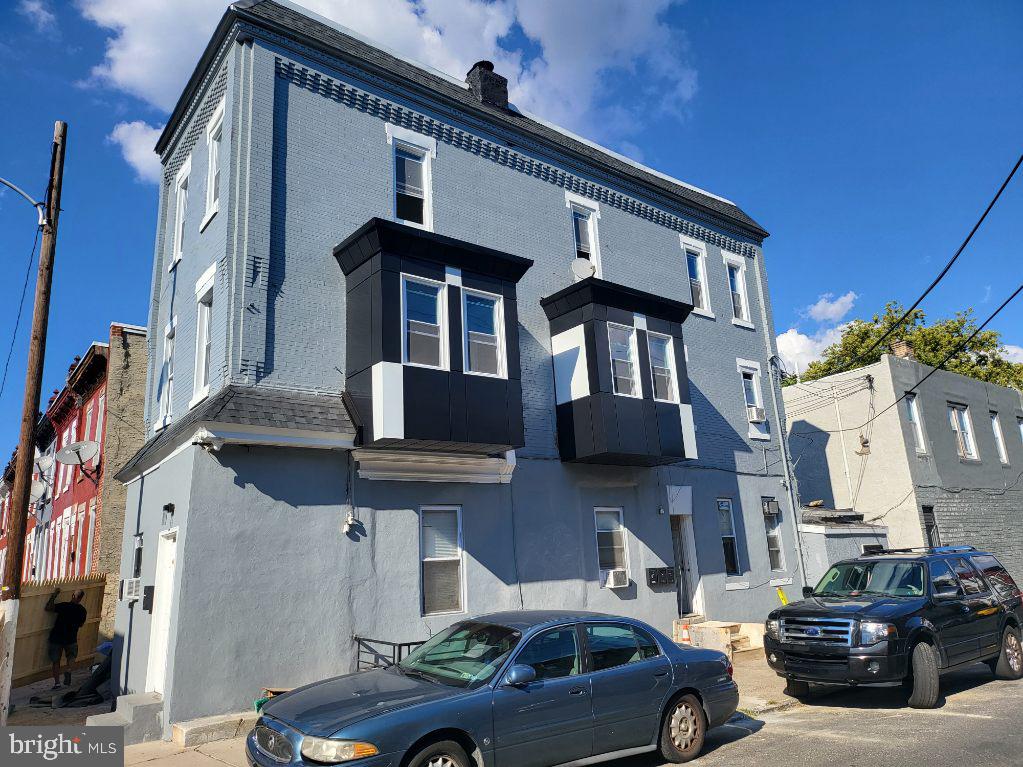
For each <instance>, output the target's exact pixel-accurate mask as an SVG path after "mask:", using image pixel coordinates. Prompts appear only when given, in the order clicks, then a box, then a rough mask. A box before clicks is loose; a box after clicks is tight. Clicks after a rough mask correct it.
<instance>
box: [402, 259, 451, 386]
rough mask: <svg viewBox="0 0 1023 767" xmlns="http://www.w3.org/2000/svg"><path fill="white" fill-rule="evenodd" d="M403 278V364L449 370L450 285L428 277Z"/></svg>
mask: <svg viewBox="0 0 1023 767" xmlns="http://www.w3.org/2000/svg"><path fill="white" fill-rule="evenodd" d="M401 279H402V284H401V312H402V318H401V325H402V355H403V356H402V359H403V361H404V362H405V364H406V365H419V366H421V367H427V368H439V369H441V370H447V367H448V330H447V286H446V285H445V284H444V283H443V282H437V281H435V280H428V279H426V278H424V277H410V276H409V275H402V278H401Z"/></svg>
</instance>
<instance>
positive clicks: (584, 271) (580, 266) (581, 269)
mask: <svg viewBox="0 0 1023 767" xmlns="http://www.w3.org/2000/svg"><path fill="white" fill-rule="evenodd" d="M596 271H597V270H596V268H595V267H594V266H593V262H592V261H590V259H588V258H577V259H575V260H573V261H572V274H573V276H574V277H575V278H576V279H577V280H585V279H586V278H587V277H592V276H593V274H594V272H596Z"/></svg>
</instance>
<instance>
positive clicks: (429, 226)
mask: <svg viewBox="0 0 1023 767" xmlns="http://www.w3.org/2000/svg"><path fill="white" fill-rule="evenodd" d="M394 220H395V222H396V223H399V224H404V225H405V226H411V227H412V228H413V229H422V230H423V231H424V232H432V231H433V222H432V221H431V222H429V223H426V224H420V223H419V222H417V221H406V220H405V219H403V218H398V217H397V216H395V217H394ZM430 614H431V615H441V613H430ZM454 614H455V613H444V615H454Z"/></svg>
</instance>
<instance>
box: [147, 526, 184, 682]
mask: <svg viewBox="0 0 1023 767" xmlns="http://www.w3.org/2000/svg"><path fill="white" fill-rule="evenodd" d="M177 557H178V531H177V530H176V529H174V530H168V531H167V532H164V533H161V534H160V543H159V547H158V549H157V552H156V578H155V582H154V587H153V623H152V629H151V631H150V634H149V666H148V671H147V673H146V689H147V690H148V691H150V692H158V693H160V694H161V695H163V692H164V686H165V682H166V678H167V652H168V649H169V644H168V637H169V635H170V622H171V606H172V604H173V595H174V569H175V565H176V564H177Z"/></svg>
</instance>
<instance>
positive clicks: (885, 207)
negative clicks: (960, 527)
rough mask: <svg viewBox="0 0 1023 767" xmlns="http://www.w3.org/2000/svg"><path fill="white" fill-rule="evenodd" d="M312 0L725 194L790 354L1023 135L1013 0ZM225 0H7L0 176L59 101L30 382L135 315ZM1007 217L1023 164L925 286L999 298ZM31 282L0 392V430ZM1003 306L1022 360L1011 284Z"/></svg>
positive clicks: (1014, 226)
mask: <svg viewBox="0 0 1023 767" xmlns="http://www.w3.org/2000/svg"><path fill="white" fill-rule="evenodd" d="M307 4H308V5H310V6H313V7H315V9H316V10H317V11H319V12H320V13H324V14H327V15H330V16H332V17H333V18H335V19H337V20H338V21H340V22H342V23H344V24H346V25H348V26H350V27H353V28H355V29H357V30H358V31H360V32H362V33H363V34H366V35H368V36H371V37H374V38H377V39H381V40H382V41H383V42H384V43H386V44H387V45H389V46H390V47H392V48H394V49H396V50H398V51H401V52H403V53H405V54H407V55H409V56H411V57H414V58H417V59H420V60H424V61H426V62H427V63H429V64H431V65H433V66H435V67H437V68H440V69H443V70H445V71H448V72H450V73H452V74H455V75H458V76H461V75H462V74H463V73H464V72H465V71H466V70H467V69H468V65H469V64H471V62H472V61H475V60H476V59H478V58H482V57H489V58H491V59H493V60H495V61H496V62H497V65H498V70H499V71H501V72H502V73H503V74H505V75H507V76H509V79H510V80H511V81H512V96H513V99H514V100H515V101H516V103H518V104H520V105H522V106H524V107H525V108H527V109H529V110H530V111H532V112H534V113H536V114H539V115H541V116H545V117H547V118H549V119H551V120H553V121H556V122H559V123H561V124H564V125H566V127H569V128H571V129H572V130H574V131H576V132H579V133H581V134H583V135H585V136H588V137H590V138H592V139H594V140H597V141H600V142H602V143H605V144H607V145H609V146H611V147H613V148H615V149H617V150H619V151H622V152H624V153H626V154H629V155H631V156H633V157H635V158H636V159H639V160H641V161H642V162H645V163H647V164H649V165H651V166H653V167H655V168H657V169H658V170H661V171H663V172H666V173H669V174H672V175H674V176H677V177H678V178H681V179H683V180H685V181H688V182H690V183H693V184H696V185H698V186H701V187H703V188H706V189H708V190H710V191H713V192H715V193H717V194H720V195H723V196H725V197H729V198H730V199H732V200H734V201H736V202H737V203H739V204H740V205H741V206H742V207H743V208H744V209H745V210H746V211H747V212H749V213H750V214H751V215H753V216H754V218H756V219H757V220H758V221H759V222H760V223H761V224H762V225H764V226H765V227H766V228H767V229H768V230H769V231H770V232H771V233H772V235H771V237H770V238H769V239H768V240H767V243H766V246H765V253H766V259H767V264H768V271H769V279H770V288H771V298H772V301H773V305H774V316H775V324H776V330H777V332H778V334H779V335H783V334H784V338H785V348H786V349H789V350H790V353H791V354H792V355H793V356H799V357H800V359H802V360H804V363H803V364H805V361H806V360H808V359H810V358H812V355H813V354H814V353H818V352H819V350H820V348H821V347H822V346H823V345H824V344H825V343H826V342H827V340H828V339H829V338H830V337H833V336H834V334H835V333H836V332H837V330H836V328H837V327H838V326H839V325H840V323H841V322H843V321H847V320H849V319H851V318H853V317H857V316H867V315H869V314H872V313H873V312H874V311H876V310H878V309H880V308H881V307H882V306H883V305H884V303H885V301H887V300H890V299H899V300H902V301H906V302H908V301H911V300H912V299H913V298H915V297H916V295H917V294H918V293H919V292H920V291H921V290H922V289H923V287H925V286H926V284H927V283H928V282H929V281H930V279H931V278H932V277H933V276H934V274H936V272H937V271H938V269H939V268H940V267H941V265H942V264H943V263H944V261H945V260H946V259H947V258H948V257H949V256H950V255H951V253H952V252H953V251H954V250H955V248H956V247H957V246H958V244H959V242H960V241H961V240H962V238H963V237H964V236H965V234H966V232H967V231H968V230H969V228H970V226H971V225H972V224H973V222H974V221H975V219H976V217H977V216H978V215H979V213H980V212H981V210H983V207H984V206H985V205H986V203H987V200H988V199H989V198H990V196H991V195H992V193H993V192H994V190H995V189H996V188H997V186H998V184H999V183H1001V180H1002V178H1003V177H1004V176H1005V174H1006V173H1007V172H1008V170H1009V168H1010V167H1011V165H1012V163H1013V162H1014V161H1015V158H1016V157H1017V156H1018V154H1019V153H1020V152H1021V151H1023V139H1021V137H1023V77H1021V74H1023V47H1021V46H1020V45H1019V44H1018V37H1019V30H1021V29H1023V4H1021V3H1019V2H1014V1H1013V0H1006V1H1004V2H987V3H971V4H963V3H952V2H927V3H915V2H902V3H852V2H849V3H827V4H809V3H793V2H774V3H752V2H733V3H716V2H705V1H703V0H690V2H687V3H684V4H679V3H674V2H671V1H670V0H656V2H654V1H651V2H644V3H642V4H636V3H631V2H628V0H593V1H591V2H582V0H565V2H559V3H550V2H543V1H542V0H499V1H498V2H488V3H484V2H480V0H418V2H416V3H415V4H414V5H411V4H409V3H408V2H406V0H377V1H376V2H365V1H363V0H308V2H307ZM222 8H223V4H222V3H219V2H213V1H212V0H179V1H178V2H176V3H166V2H163V0H78V2H76V3H74V4H72V3H63V2H59V3H58V2H53V1H52V0H7V2H6V3H5V4H4V10H2V11H0V14H2V16H0V19H2V22H0V28H2V29H3V30H4V35H3V36H2V37H0V93H2V94H3V98H2V100H0V103H2V104H3V105H4V107H5V108H4V109H2V110H0V136H2V138H0V176H3V177H5V178H9V179H11V180H12V181H14V182H15V183H17V184H19V185H21V186H23V187H25V188H26V189H28V190H29V191H30V192H31V193H33V194H35V195H42V193H43V188H44V184H45V176H46V172H47V163H48V151H49V140H50V136H51V135H52V126H53V120H54V119H56V118H62V119H65V120H67V121H68V122H69V124H70V133H69V148H68V152H69V154H68V160H67V169H66V176H65V187H64V205H63V207H64V213H63V216H62V219H61V233H60V243H59V247H58V254H57V270H56V277H55V280H54V293H53V308H52V313H51V322H50V339H49V346H48V349H47V365H46V373H45V379H44V392H45V394H44V403H45V399H46V398H47V397H48V393H49V392H50V391H51V390H52V389H54V388H59V387H60V386H61V385H62V383H63V379H64V375H65V374H66V370H67V367H68V365H69V364H70V363H71V360H72V358H73V356H74V355H76V354H82V353H83V352H84V350H85V349H86V347H87V345H88V343H89V342H90V341H91V340H93V339H105V338H106V337H107V332H108V331H107V328H108V326H109V323H110V322H111V321H113V320H117V321H121V322H128V323H135V324H145V322H146V319H147V306H148V300H149V286H150V278H151V264H152V255H153V234H154V226H155V215H156V187H155V185H153V184H152V183H151V181H147V180H146V179H147V178H151V177H152V175H153V172H154V167H155V166H154V163H153V160H152V158H151V157H150V156H149V152H148V150H149V148H150V147H151V145H152V142H153V137H154V135H155V131H156V130H157V129H158V128H159V126H160V125H162V124H163V121H164V120H165V119H166V114H167V110H168V109H169V107H170V106H172V105H173V102H174V100H175V98H176V96H177V93H178V92H179V91H180V88H181V86H182V84H183V82H184V80H185V78H187V76H188V74H189V73H190V71H191V67H192V64H193V63H194V61H195V60H196V58H197V56H198V54H199V52H200V51H201V49H202V47H203V46H204V45H205V42H206V40H207V38H208V35H209V33H210V31H211V30H212V27H213V26H214V24H215V23H216V20H217V18H218V17H219V15H220V12H221V10H222ZM168 9H169V10H168ZM1021 222H1023V176H1021V177H1020V178H1018V179H1017V180H1016V182H1014V184H1013V185H1012V187H1010V189H1009V190H1008V191H1007V193H1006V195H1005V196H1004V197H1003V199H1002V201H1001V202H1000V203H999V206H998V207H997V208H996V210H995V211H994V213H993V214H992V216H991V217H990V218H989V220H988V222H987V223H986V224H985V226H984V228H983V229H982V230H981V232H980V233H979V235H978V236H977V237H976V238H975V240H974V242H973V244H972V245H971V247H970V248H969V249H968V250H967V252H966V253H965V254H964V256H963V257H962V259H961V261H960V263H959V264H958V265H957V266H956V267H955V268H954V270H953V271H952V273H951V274H950V275H949V277H948V278H947V279H946V280H945V281H944V282H943V283H942V285H941V286H939V288H938V289H937V290H936V291H935V292H934V293H933V294H932V296H931V297H930V298H929V299H928V300H927V302H926V303H925V304H924V309H925V310H926V311H927V312H928V313H929V314H930V315H931V316H934V317H937V316H942V315H946V314H950V313H952V312H954V311H956V310H959V309H964V308H967V307H971V306H972V307H974V308H975V309H976V310H977V312H978V314H981V315H983V316H986V314H987V313H989V312H990V311H992V310H993V309H994V308H995V307H996V306H997V305H998V303H1000V302H1001V300H1002V299H1003V298H1004V297H1005V296H1007V295H1008V294H1009V293H1010V292H1011V291H1012V290H1013V289H1014V288H1015V286H1016V285H1018V284H1019V283H1020V281H1023V267H1021V266H1020V263H1021V258H1020V255H1021V254H1020V245H1019V241H1020V235H1021ZM33 226H34V213H33V212H32V210H31V209H30V208H29V207H28V206H27V205H25V204H23V203H22V202H21V201H20V200H18V199H17V198H15V197H14V196H13V195H12V194H10V193H6V194H2V195H0V254H2V259H3V264H4V267H3V279H2V280H0V364H2V363H3V360H4V358H6V354H7V349H8V344H9V342H10V338H11V332H12V330H13V327H14V319H15V315H16V312H17V301H18V297H19V294H20V291H21V285H22V280H23V277H24V273H25V265H26V260H27V256H28V251H29V248H30V246H31V244H32V237H33ZM33 280H34V273H33ZM31 288H32V286H31V284H30V287H29V296H28V299H27V303H26V308H25V313H24V316H23V320H22V327H21V330H20V331H19V334H18V338H17V340H16V342H15V345H14V354H13V357H12V361H11V366H10V372H9V376H8V381H7V384H6V388H5V389H4V391H3V393H2V395H0V454H3V455H6V453H2V451H4V450H7V449H13V447H14V443H15V440H16V435H17V425H18V416H19V413H20V407H21V392H22V388H23V382H24V364H25V353H26V346H27V338H28V332H27V331H28V328H27V325H28V320H29V316H30V311H31V309H30V305H31ZM822 297H823V298H822ZM995 327H996V329H998V330H1000V331H1001V332H1002V333H1003V336H1004V339H1003V340H1004V341H1005V342H1006V343H1007V344H1012V345H1015V346H1016V347H1018V348H1017V349H1013V350H1012V351H1013V353H1014V354H1018V355H1020V357H1019V358H1020V359H1021V360H1023V302H1020V303H1017V304H1016V305H1014V306H1012V307H1010V308H1009V309H1007V310H1006V311H1005V312H1004V313H1003V314H1002V315H1000V317H999V318H998V320H997V321H996V323H995ZM0 370H2V368H0ZM4 446H9V448H8V447H4Z"/></svg>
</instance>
